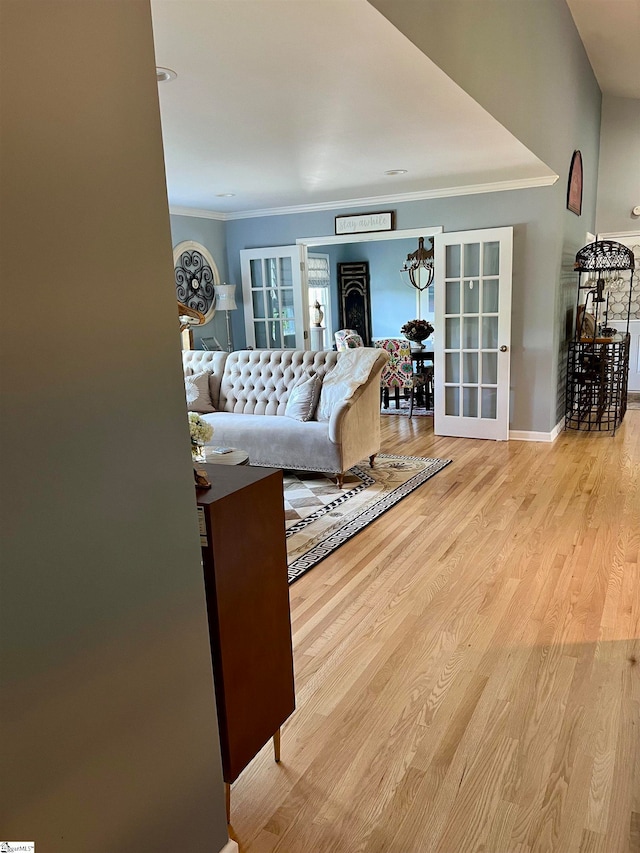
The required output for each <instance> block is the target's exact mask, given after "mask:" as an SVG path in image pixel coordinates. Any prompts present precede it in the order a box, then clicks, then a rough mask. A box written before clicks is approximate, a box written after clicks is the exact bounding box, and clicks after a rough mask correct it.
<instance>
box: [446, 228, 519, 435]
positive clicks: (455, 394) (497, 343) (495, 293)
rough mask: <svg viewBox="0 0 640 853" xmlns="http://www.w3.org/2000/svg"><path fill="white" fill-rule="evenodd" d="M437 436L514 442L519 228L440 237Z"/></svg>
mask: <svg viewBox="0 0 640 853" xmlns="http://www.w3.org/2000/svg"><path fill="white" fill-rule="evenodd" d="M434 241H435V328H436V332H435V336H434V338H435V339H434V356H435V406H434V432H435V433H436V435H451V436H461V437H463V438H490V439H495V440H498V441H505V440H507V439H508V438H509V371H510V352H509V349H510V346H511V264H512V244H513V229H512V228H510V227H509V228H490V229H484V230H481V231H459V232H449V233H442V234H436V235H435V237H434Z"/></svg>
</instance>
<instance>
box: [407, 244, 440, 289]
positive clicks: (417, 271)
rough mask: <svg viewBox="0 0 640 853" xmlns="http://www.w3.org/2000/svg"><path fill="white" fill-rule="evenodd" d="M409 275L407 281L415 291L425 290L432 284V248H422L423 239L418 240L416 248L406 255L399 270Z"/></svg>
mask: <svg viewBox="0 0 640 853" xmlns="http://www.w3.org/2000/svg"><path fill="white" fill-rule="evenodd" d="M400 272H401V273H403V272H406V273H408V274H409V281H410V282H411V284H412V285H413V286H414V287H415V288H416V290H420V291H422V290H426V289H427V288H428V287H429V286H430V285H431V284H432V283H433V246H432V247H431V248H430V249H425V247H424V237H419V238H418V248H417V249H416V251H415V252H410V253H409V254H408V255H407V260H406V261H405V262H404V266H403V267H402V269H401V270H400Z"/></svg>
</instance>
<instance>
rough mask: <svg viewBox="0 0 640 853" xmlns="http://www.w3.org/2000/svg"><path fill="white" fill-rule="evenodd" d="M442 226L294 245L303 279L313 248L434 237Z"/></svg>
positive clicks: (309, 240)
mask: <svg viewBox="0 0 640 853" xmlns="http://www.w3.org/2000/svg"><path fill="white" fill-rule="evenodd" d="M443 231H444V228H443V226H442V225H425V226H424V228H405V229H403V230H402V231H365V232H363V233H362V234H339V235H338V234H333V235H331V236H330V237H298V239H297V240H296V245H298V246H300V247H301V249H300V251H301V253H302V263H303V264H304V270H303V278H304V280H305V282H306V277H307V251H308V248H309V247H313V246H337V245H340V244H344V243H378V242H381V241H387V240H406V239H407V238H412V237H414V238H415V239H418V237H434V236H435V235H436V234H442V233H443ZM419 314H420V292H419V291H418V290H416V317H418V316H419Z"/></svg>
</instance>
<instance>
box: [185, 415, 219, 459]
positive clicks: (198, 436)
mask: <svg viewBox="0 0 640 853" xmlns="http://www.w3.org/2000/svg"><path fill="white" fill-rule="evenodd" d="M189 434H190V435H191V455H192V456H193V457H194V459H201V458H202V457H201V454H202V450H201V448H202V445H203V444H206V443H207V442H208V441H211V437H212V436H213V427H212V426H211V424H208V423H207V422H206V421H204V420H202V418H201V417H200V415H198V414H197V413H196V412H189Z"/></svg>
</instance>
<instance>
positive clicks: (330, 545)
mask: <svg viewBox="0 0 640 853" xmlns="http://www.w3.org/2000/svg"><path fill="white" fill-rule="evenodd" d="M450 462H451V460H450V459H426V458H423V457H421V456H389V455H387V454H379V455H378V456H376V460H375V465H374V467H373V468H370V467H369V463H368V462H361V463H359V464H358V465H355V466H354V467H353V468H351V470H350V471H348V472H347V473H346V474H345V478H344V488H343V489H341V490H339V489H338V488H337V486H336V484H335V482H332V481H331V480H330V479H329V477H328V476H326V475H324V474H313V473H309V472H306V471H295V472H294V471H285V472H284V503H285V519H286V527H287V560H288V563H289V583H293V581H295V580H297V579H298V578H299V577H301V576H302V575H303V574H304V573H305V572H308V571H309V569H311V568H313V566H315V565H317V564H318V563H319V562H320V560H323V559H324V558H325V557H327V556H328V555H329V554H331V553H332V552H333V551H335V550H336V548H339V547H340V545H342V544H343V543H344V542H346V541H347V540H348V539H350V538H351V537H352V536H355V534H356V533H359V532H360V531H361V530H362V529H363V528H364V527H366V526H367V525H368V524H370V523H371V522H372V521H374V520H375V519H376V518H378V516H380V515H382V513H383V512H386V511H387V510H388V509H390V508H391V507H392V506H394V505H395V504H397V503H398V501H400V500H402V498H404V497H405V496H406V495H408V494H410V493H411V492H412V491H413V490H414V489H417V488H418V486H421V485H422V484H423V483H425V482H426V481H427V480H428V479H429V478H430V477H433V475H434V474H437V473H438V471H440V470H442V468H444V467H445V466H446V465H448V464H449V463H450Z"/></svg>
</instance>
